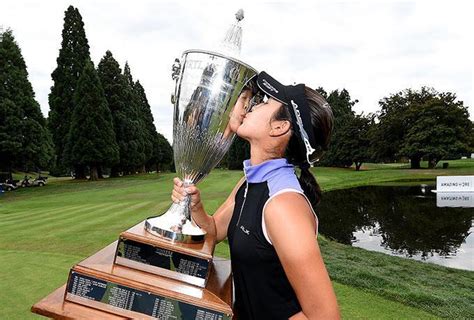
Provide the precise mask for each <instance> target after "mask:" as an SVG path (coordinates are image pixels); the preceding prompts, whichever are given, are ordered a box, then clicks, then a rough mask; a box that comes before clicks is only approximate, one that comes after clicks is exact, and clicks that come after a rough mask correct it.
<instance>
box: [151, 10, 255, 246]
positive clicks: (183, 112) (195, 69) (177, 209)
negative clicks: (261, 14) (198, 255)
mask: <svg viewBox="0 0 474 320" xmlns="http://www.w3.org/2000/svg"><path fill="white" fill-rule="evenodd" d="M236 19H237V21H236V23H235V24H233V25H232V26H231V27H230V29H229V30H228V31H227V33H226V35H225V37H224V40H223V41H222V43H221V46H220V50H219V51H220V52H213V51H204V50H187V51H185V52H184V53H183V55H182V57H181V59H176V60H175V62H174V64H173V67H172V77H173V79H174V80H175V81H176V85H175V91H174V94H173V95H172V99H171V100H172V103H173V104H174V116H173V151H174V161H175V166H176V172H177V174H178V176H179V177H181V179H182V180H183V182H184V184H185V185H189V184H197V183H198V182H199V181H201V180H202V179H203V178H204V177H205V176H206V175H208V174H209V172H210V171H211V170H212V169H213V168H214V167H215V166H216V165H217V164H218V163H219V162H220V161H221V159H222V158H223V157H224V155H225V154H226V152H227V151H228V150H229V147H230V145H231V143H232V141H233V139H234V136H235V133H234V130H232V128H231V121H230V120H231V119H232V117H233V112H234V111H235V108H236V107H237V106H238V105H239V100H240V99H239V97H240V94H241V92H242V89H244V88H245V87H246V86H249V85H250V83H251V82H252V81H253V79H252V78H254V77H255V76H256V75H257V71H256V70H255V69H254V68H252V67H250V66H249V65H247V64H245V63H243V62H241V61H239V60H237V59H236V58H234V57H231V55H233V56H236V55H238V53H239V52H240V46H241V39H242V28H241V26H240V24H239V23H240V21H241V20H242V19H243V11H242V10H239V12H237V14H236ZM189 205H190V197H189V196H187V197H186V198H185V200H183V201H182V202H180V203H178V204H175V203H174V204H172V205H171V207H170V208H169V209H168V211H166V212H165V213H164V214H162V215H160V216H158V217H152V218H148V219H147V220H146V222H145V229H146V230H147V231H148V232H150V233H152V234H154V235H157V236H161V237H164V238H166V239H168V240H171V241H174V242H181V243H196V242H202V241H203V240H204V237H205V234H206V233H205V231H203V230H202V229H201V228H199V227H198V226H197V225H196V224H195V222H194V221H193V220H192V217H191V211H190V207H189Z"/></svg>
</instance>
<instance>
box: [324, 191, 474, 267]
mask: <svg viewBox="0 0 474 320" xmlns="http://www.w3.org/2000/svg"><path fill="white" fill-rule="evenodd" d="M432 189H433V186H428V185H422V186H416V187H385V186H384V187H360V188H354V189H348V190H337V191H332V192H327V193H325V194H324V197H323V201H322V202H321V204H320V208H319V212H318V215H319V218H320V226H319V230H320V232H321V233H322V234H323V235H325V236H327V237H329V238H332V239H334V240H336V241H338V242H341V243H345V244H352V245H354V246H359V247H363V248H366V249H368V250H376V251H382V252H386V253H390V254H394V255H402V256H405V257H409V258H414V259H417V260H428V261H431V262H434V263H439V264H443V265H449V266H452V267H459V268H463V269H469V270H474V261H473V260H474V259H473V255H472V254H473V251H474V246H473V244H472V242H474V240H473V239H469V241H467V240H468V239H467V238H468V237H469V235H470V233H472V232H473V231H474V228H472V221H473V217H474V215H473V212H474V210H472V208H451V207H437V206H436V194H434V193H432V192H431V190H432ZM471 228H472V229H473V230H471ZM469 238H472V236H471V237H469ZM441 258H442V259H441ZM445 258H450V260H453V259H454V260H456V261H452V262H446V261H443V260H447V259H445Z"/></svg>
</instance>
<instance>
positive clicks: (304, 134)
mask: <svg viewBox="0 0 474 320" xmlns="http://www.w3.org/2000/svg"><path fill="white" fill-rule="evenodd" d="M257 85H258V88H259V89H260V90H261V91H263V92H264V93H265V94H266V95H268V96H270V97H272V98H273V99H275V100H278V101H279V102H281V103H283V104H284V105H286V106H287V107H288V110H289V112H290V114H291V122H292V124H293V130H294V131H295V133H296V135H297V137H298V142H299V143H298V145H299V150H300V151H301V154H302V155H303V154H305V157H304V158H303V162H304V161H306V162H307V163H308V164H309V165H313V164H314V163H315V162H316V161H318V160H319V157H320V156H321V154H322V152H323V150H322V148H321V146H320V145H319V144H318V143H317V141H316V137H315V136H314V128H313V125H312V124H311V113H310V110H309V105H308V100H307V98H306V93H305V85H304V84H297V85H294V86H292V85H290V86H285V85H282V84H281V83H280V82H278V81H277V80H275V79H274V78H272V77H271V76H270V75H269V74H268V73H266V72H265V71H262V72H260V73H259V75H258V78H257Z"/></svg>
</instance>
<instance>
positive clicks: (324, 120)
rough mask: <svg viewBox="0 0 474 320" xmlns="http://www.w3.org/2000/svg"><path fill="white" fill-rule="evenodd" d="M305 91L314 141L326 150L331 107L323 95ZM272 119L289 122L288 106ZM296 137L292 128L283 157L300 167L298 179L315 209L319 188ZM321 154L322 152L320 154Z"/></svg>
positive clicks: (331, 120) (331, 117)
mask: <svg viewBox="0 0 474 320" xmlns="http://www.w3.org/2000/svg"><path fill="white" fill-rule="evenodd" d="M305 93H306V98H307V99H308V105H309V109H310V114H311V124H312V126H313V130H314V131H313V132H314V135H315V137H316V142H317V144H318V147H319V148H320V149H321V150H327V149H328V147H329V141H330V140H331V135H332V130H333V124H334V116H333V113H332V110H331V107H330V106H329V104H328V103H327V102H326V100H325V99H324V97H323V96H321V95H320V94H319V93H317V92H316V91H315V90H313V89H311V88H308V87H305ZM273 120H288V121H290V123H291V114H290V112H289V110H288V107H287V106H285V105H282V107H281V108H280V109H279V110H278V111H276V112H275V114H274V115H273ZM292 125H293V124H292ZM298 139H299V137H297V136H296V135H295V134H294V131H293V130H292V133H291V137H290V141H289V142H288V145H287V146H286V150H285V157H286V159H287V160H288V162H289V163H291V164H294V165H297V166H299V167H300V169H301V175H300V177H299V178H298V180H299V182H300V184H301V188H303V191H304V194H305V195H306V196H307V197H308V199H309V201H310V202H311V205H312V207H313V209H315V208H316V205H317V204H318V203H319V202H320V201H321V188H320V187H319V184H318V183H317V182H316V179H315V178H314V176H313V174H312V173H311V172H310V171H309V164H308V163H307V161H306V154H303V153H302V152H301V150H300V147H299V141H298ZM313 147H314V146H313ZM321 155H322V152H321V154H320V156H321Z"/></svg>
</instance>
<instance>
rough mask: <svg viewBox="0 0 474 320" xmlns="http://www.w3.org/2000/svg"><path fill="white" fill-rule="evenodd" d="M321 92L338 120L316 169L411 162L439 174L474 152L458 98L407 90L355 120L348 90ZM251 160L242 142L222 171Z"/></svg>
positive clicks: (473, 129)
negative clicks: (446, 162) (446, 163)
mask: <svg viewBox="0 0 474 320" xmlns="http://www.w3.org/2000/svg"><path fill="white" fill-rule="evenodd" d="M316 91H318V92H319V93H320V94H321V95H323V96H324V98H326V100H327V101H328V103H329V104H330V105H331V108H332V110H333V114H334V120H335V124H334V131H333V135H332V138H331V143H330V146H329V149H328V150H327V152H326V153H325V154H324V155H323V157H322V158H321V161H319V162H318V163H317V165H320V166H333V167H350V166H352V165H354V166H355V168H356V170H360V168H361V166H362V164H363V163H364V162H397V161H398V162H399V161H409V162H410V166H411V168H413V169H418V168H420V162H421V160H426V161H428V167H429V168H434V167H436V164H437V163H438V162H439V161H440V160H443V159H459V158H461V156H468V157H469V156H470V155H471V153H472V152H474V125H473V123H472V121H471V120H469V112H468V108H467V106H464V103H463V101H459V100H458V99H457V97H456V95H455V94H454V93H451V92H438V91H436V90H435V89H434V88H430V87H422V88H420V89H419V90H414V89H405V90H401V91H400V92H397V93H394V94H390V95H389V96H387V97H383V98H382V99H381V100H380V101H379V107H380V110H378V111H377V112H374V113H369V114H364V113H361V114H356V112H355V111H354V110H353V107H354V106H355V105H356V104H357V103H359V101H358V100H357V99H352V98H351V95H350V93H349V91H348V90H346V89H342V90H333V91H331V92H330V93H327V91H326V90H324V88H322V87H319V88H317V89H316ZM249 157H250V146H249V144H248V143H247V142H246V141H244V140H242V139H240V138H238V137H237V138H236V140H235V141H234V143H233V144H232V146H231V148H230V151H229V153H228V154H227V157H226V158H225V159H224V161H223V163H222V164H221V166H224V167H228V168H229V169H241V168H242V162H243V160H244V159H248V158H249Z"/></svg>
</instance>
